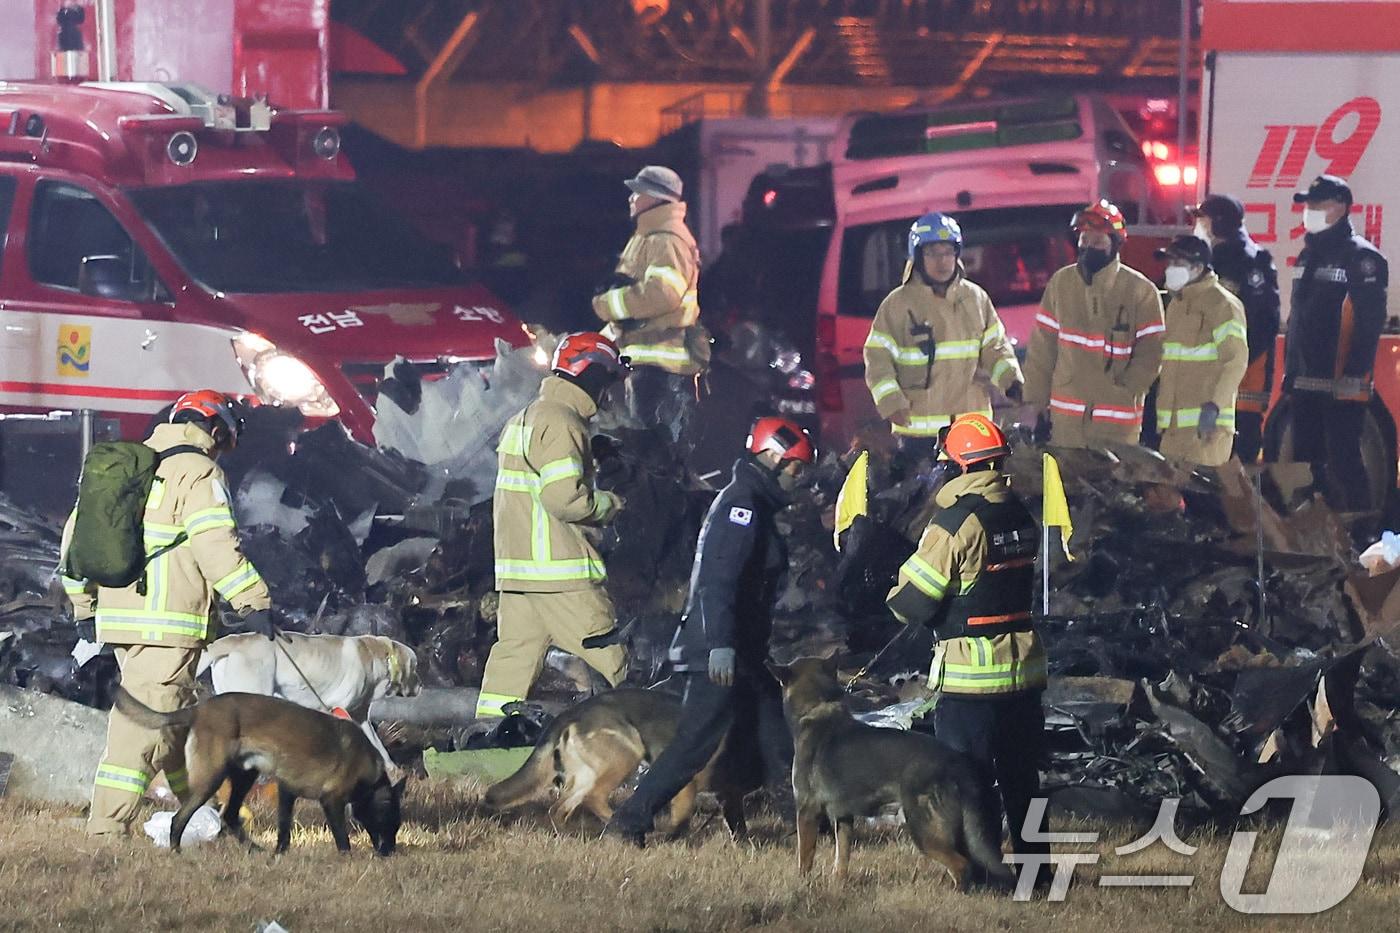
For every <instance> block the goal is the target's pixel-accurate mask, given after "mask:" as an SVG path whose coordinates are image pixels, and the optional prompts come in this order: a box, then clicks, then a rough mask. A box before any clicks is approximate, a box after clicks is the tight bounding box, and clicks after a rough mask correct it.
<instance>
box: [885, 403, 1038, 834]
mask: <svg viewBox="0 0 1400 933" xmlns="http://www.w3.org/2000/svg"><path fill="white" fill-rule="evenodd" d="M1010 453H1011V449H1010V447H1009V446H1008V445H1007V442H1006V437H1005V435H1003V434H1002V432H1001V430H1000V429H999V428H998V427H997V426H996V425H995V424H994V423H992V421H991V419H990V418H987V417H985V416H983V415H980V414H971V415H963V416H962V417H960V418H959V419H958V420H957V421H955V422H954V423H953V425H952V427H950V428H949V429H948V431H947V434H946V436H945V438H944V439H943V441H942V443H941V451H940V454H939V456H940V458H944V459H947V460H948V461H950V463H951V464H952V466H953V469H955V470H961V471H962V473H961V475H959V476H957V477H956V478H954V479H952V480H950V481H949V482H948V483H947V485H945V486H944V487H943V488H942V489H940V490H939V492H938V497H937V502H938V505H939V506H940V509H941V510H940V511H939V512H938V513H937V514H936V515H935V516H934V518H933V520H932V521H931V522H930V523H929V525H928V527H927V528H926V529H925V530H924V533H923V536H922V537H921V538H920V539H919V546H918V550H916V551H915V552H914V554H913V555H912V556H911V557H910V558H909V559H908V560H907V561H905V563H904V565H903V566H902V567H900V569H899V580H898V582H897V584H896V585H895V587H894V589H893V590H891V591H890V594H889V598H888V601H887V605H888V606H889V609H890V611H891V612H892V613H894V615H895V617H896V618H898V619H899V620H900V621H901V622H903V623H905V624H906V625H927V626H929V627H930V628H932V629H933V631H934V634H935V635H936V636H937V637H938V639H939V641H938V644H937V647H936V648H935V650H934V657H933V666H932V668H931V670H930V672H929V686H930V688H931V689H933V690H936V691H938V696H937V700H936V703H935V705H934V707H933V713H932V720H933V721H932V726H933V729H934V732H935V734H936V735H937V737H938V738H939V740H941V741H943V742H945V743H947V744H948V745H951V746H952V747H953V748H955V749H957V750H958V751H960V752H962V753H964V754H966V755H968V756H969V757H971V758H972V759H973V760H974V761H975V762H976V763H977V765H978V767H979V771H980V775H981V778H982V780H983V782H984V784H985V786H986V789H987V791H988V793H989V795H990V793H991V790H992V785H993V783H995V784H996V787H997V789H998V790H999V792H1000V795H1001V802H1002V805H1003V806H1004V808H1005V812H1006V817H1007V825H1008V826H1009V827H1010V829H1011V839H1012V851H1014V852H1017V853H1021V854H1032V853H1046V852H1048V851H1049V848H1048V847H1047V846H1046V845H1045V844H1044V843H1042V842H1028V841H1025V840H1024V839H1023V838H1022V835H1021V832H1022V828H1023V827H1024V826H1025V822H1026V813H1027V812H1028V810H1029V809H1030V804H1031V799H1032V798H1033V797H1035V796H1036V795H1037V794H1038V793H1039V792H1040V776H1039V772H1038V770H1037V767H1038V762H1039V760H1040V757H1041V755H1042V752H1043V748H1044V742H1045V738H1044V732H1045V714H1044V711H1043V710H1042V708H1041V704H1040V698H1041V693H1042V692H1043V691H1044V689H1045V685H1046V659H1045V648H1044V646H1043V645H1042V644H1041V641H1040V636H1039V634H1037V632H1036V630H1035V625H1034V623H1033V622H1032V619H1031V612H1032V601H1033V599H1034V593H1035V559H1036V554H1037V553H1038V551H1039V542H1040V529H1039V527H1038V526H1037V525H1036V521H1035V518H1034V517H1033V516H1032V515H1031V513H1030V512H1029V511H1028V510H1027V509H1026V506H1025V504H1024V503H1022V502H1021V500H1020V498H1019V497H1017V496H1016V494H1015V493H1014V492H1012V491H1011V484H1010V481H1009V479H1008V478H1007V476H1006V474H1005V473H1003V472H1002V468H1003V464H1004V463H1005V460H1006V458H1007V457H1008V456H1009V455H1010ZM926 725H927V717H925V719H924V720H921V721H920V723H919V724H917V725H916V728H923V727H924V726H926ZM989 811H990V812H991V813H996V808H995V807H991V808H989ZM988 830H989V832H990V834H991V838H993V839H1000V838H1001V831H1000V826H999V825H997V826H991V827H988Z"/></svg>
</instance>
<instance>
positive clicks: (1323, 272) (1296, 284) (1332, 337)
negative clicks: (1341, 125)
mask: <svg viewBox="0 0 1400 933" xmlns="http://www.w3.org/2000/svg"><path fill="white" fill-rule="evenodd" d="M1293 201H1294V203H1297V204H1302V205H1304V210H1303V228H1304V229H1305V230H1306V231H1307V235H1306V237H1305V238H1304V246H1303V251H1302V253H1300V254H1299V255H1298V267H1297V272H1296V274H1295V278H1294V279H1293V301H1292V305H1291V306H1290V308H1289V316H1288V338H1287V341H1286V342H1285V344H1284V375H1283V390H1284V392H1285V393H1286V394H1287V396H1288V410H1289V412H1290V413H1291V419H1290V421H1291V427H1292V431H1291V434H1292V437H1293V459H1295V460H1299V461H1302V462H1305V463H1311V464H1312V465H1313V469H1314V471H1315V473H1316V474H1318V475H1320V477H1321V478H1323V480H1324V482H1323V484H1322V485H1323V488H1324V489H1326V490H1327V495H1328V497H1329V498H1330V499H1331V500H1332V504H1333V506H1334V507H1336V508H1339V509H1343V510H1360V509H1365V508H1367V507H1368V506H1369V505H1370V497H1369V495H1368V493H1367V490H1368V489H1369V486H1368V483H1367V476H1366V468H1365V464H1364V461H1363V460H1362V459H1361V435H1362V431H1363V428H1364V426H1365V419H1366V407H1367V405H1368V404H1369V403H1370V400H1371V378H1372V374H1373V371H1374V369H1375V364H1376V350H1377V347H1378V346H1379V344H1380V338H1381V330H1382V328H1384V326H1385V318H1386V286H1387V285H1388V282H1389V276H1390V272H1389V267H1388V266H1387V264H1386V261H1385V257H1384V256H1382V255H1381V254H1380V252H1379V251H1378V250H1377V249H1376V248H1375V247H1374V246H1372V245H1371V244H1370V243H1369V242H1368V241H1367V240H1366V239H1365V238H1364V237H1362V236H1360V235H1359V234H1357V233H1355V232H1354V231H1353V230H1352V226H1351V221H1350V220H1349V219H1348V214H1349V213H1350V211H1351V205H1352V196H1351V188H1350V187H1349V186H1348V185H1347V183H1346V182H1344V181H1342V180H1341V179H1340V178H1336V177H1334V176H1331V175H1319V176H1317V178H1315V179H1314V180H1313V182H1312V184H1311V185H1310V186H1309V187H1308V190H1306V191H1300V192H1298V193H1297V194H1295V195H1294V196H1293ZM1386 482H1387V484H1388V483H1389V482H1390V479H1389V478H1388V479H1387V480H1386Z"/></svg>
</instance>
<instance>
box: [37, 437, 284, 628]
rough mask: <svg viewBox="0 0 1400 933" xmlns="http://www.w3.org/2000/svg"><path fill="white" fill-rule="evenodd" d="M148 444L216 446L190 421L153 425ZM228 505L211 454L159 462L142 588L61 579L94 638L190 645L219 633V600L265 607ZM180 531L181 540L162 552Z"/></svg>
mask: <svg viewBox="0 0 1400 933" xmlns="http://www.w3.org/2000/svg"><path fill="white" fill-rule="evenodd" d="M145 443H146V446H148V447H150V448H151V449H153V450H156V451H166V450H169V449H170V448H172V447H180V446H190V447H197V448H199V449H200V450H203V451H211V450H213V448H214V439H213V438H212V437H210V436H209V435H208V434H207V433H206V432H205V431H204V430H202V429H201V428H199V427H198V426H196V425H193V424H188V423H186V424H161V425H157V426H156V428H155V430H154V431H152V432H151V436H150V438H148V439H147V440H146V442H145ZM230 501H231V500H230V497H229V490H228V483H227V481H226V480H225V479H224V471H223V470H222V469H221V468H220V467H219V465H218V464H217V463H215V462H214V460H213V459H212V458H211V457H208V456H201V455H199V454H197V453H192V452H191V453H178V454H174V455H173V456H171V457H168V458H166V459H163V460H161V461H160V464H159V465H158V466H157V467H156V481H155V483H154V484H152V486H151V494H150V496H149V497H148V498H147V499H146V513H145V517H144V520H143V534H144V536H145V548H146V554H147V555H152V554H157V552H160V553H159V554H158V556H156V557H155V558H154V559H152V560H151V561H150V562H149V563H148V564H147V565H146V575H145V586H144V587H142V586H140V585H139V584H136V583H133V584H132V585H131V586H127V587H120V588H110V587H105V586H104V587H95V588H94V587H93V586H92V585H91V584H84V583H83V582H81V581H77V580H70V579H68V578H66V577H65V578H64V580H63V586H64V589H65V590H66V591H67V593H68V596H69V598H70V599H72V601H73V610H74V615H75V617H76V618H79V619H85V618H89V617H91V616H93V615H94V614H95V615H96V617H97V619H96V626H97V640H98V641H100V642H105V643H106V644H109V645H163V646H170V647H179V648H193V647H199V646H201V645H203V644H205V643H206V642H208V641H211V640H212V639H213V638H215V637H216V636H217V625H216V620H217V618H218V617H217V615H216V600H215V597H216V596H217V597H221V598H223V599H225V600H227V601H228V602H229V603H230V604H231V605H232V606H233V608H234V609H235V610H237V611H238V613H239V614H240V615H246V614H247V613H249V612H253V611H255V610H258V609H266V608H268V607H269V606H270V605H271V599H270V597H269V596H268V592H267V584H266V583H264V582H263V578H262V576H261V575H259V573H258V571H257V568H256V567H254V566H253V565H252V563H250V562H249V560H248V558H247V557H245V556H244V555H243V551H242V548H241V547H240V546H239V543H238V527H237V525H236V523H235V522H234V519H233V510H232V508H231V507H230ZM69 523H70V527H71V523H72V519H71V518H70V519H69ZM181 533H183V534H184V535H185V538H184V540H182V541H180V543H179V544H178V545H177V546H176V547H173V548H170V549H169V550H164V551H162V549H163V548H165V547H166V546H167V545H169V544H170V543H172V542H174V541H176V540H179V537H180V535H181ZM143 589H144V592H142V590H143Z"/></svg>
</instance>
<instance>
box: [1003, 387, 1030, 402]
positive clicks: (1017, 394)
mask: <svg viewBox="0 0 1400 933" xmlns="http://www.w3.org/2000/svg"><path fill="white" fill-rule="evenodd" d="M1024 388H1025V383H1021V382H1013V383H1011V385H1009V386H1007V387H1006V392H1005V393H1004V394H1005V395H1006V397H1007V399H1009V400H1010V401H1013V402H1015V403H1017V404H1018V405H1019V404H1020V403H1021V393H1022V390H1023V389H1024Z"/></svg>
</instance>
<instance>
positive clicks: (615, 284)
mask: <svg viewBox="0 0 1400 933" xmlns="http://www.w3.org/2000/svg"><path fill="white" fill-rule="evenodd" d="M636 284H637V280H636V279H634V278H632V276H630V275H624V274H623V273H621V272H614V273H613V274H612V275H610V276H608V277H607V278H606V279H604V280H603V281H602V282H600V283H599V284H598V287H597V288H595V289H593V297H595V298H596V297H598V296H599V295H601V294H603V293H604V292H610V291H612V290H613V289H614V288H627V287H628V286H629V285H636Z"/></svg>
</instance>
